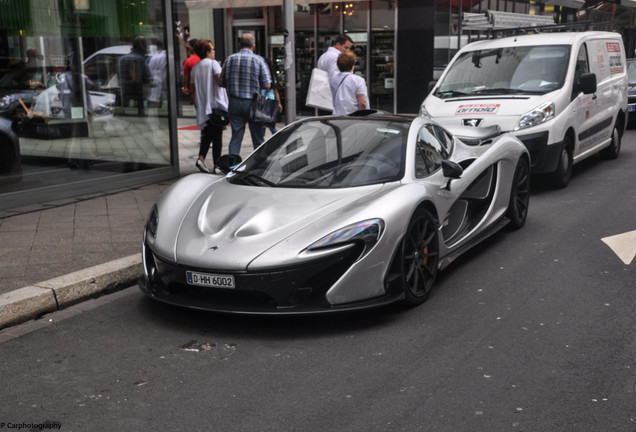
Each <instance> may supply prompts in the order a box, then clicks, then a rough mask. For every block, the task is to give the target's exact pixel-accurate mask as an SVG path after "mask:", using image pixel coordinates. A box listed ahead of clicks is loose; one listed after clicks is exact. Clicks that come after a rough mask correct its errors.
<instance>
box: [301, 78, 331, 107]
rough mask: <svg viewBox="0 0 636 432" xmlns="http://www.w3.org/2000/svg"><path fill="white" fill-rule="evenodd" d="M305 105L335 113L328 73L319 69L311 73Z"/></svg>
mask: <svg viewBox="0 0 636 432" xmlns="http://www.w3.org/2000/svg"><path fill="white" fill-rule="evenodd" d="M305 105H307V106H309V107H313V108H319V109H321V110H325V111H333V99H332V98H331V87H330V86H329V74H328V73H327V72H326V71H324V70H322V69H317V68H314V70H312V71H311V78H310V80H309V89H308V90H307V100H306V101H305Z"/></svg>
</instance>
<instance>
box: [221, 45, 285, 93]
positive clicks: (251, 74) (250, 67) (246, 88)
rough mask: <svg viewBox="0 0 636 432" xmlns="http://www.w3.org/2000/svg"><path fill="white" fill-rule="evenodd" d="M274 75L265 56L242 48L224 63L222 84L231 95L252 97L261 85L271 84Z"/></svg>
mask: <svg viewBox="0 0 636 432" xmlns="http://www.w3.org/2000/svg"><path fill="white" fill-rule="evenodd" d="M271 82H272V77H271V76H270V74H269V67H268V66H267V63H265V60H264V59H263V57H261V56H259V55H257V54H254V53H253V52H252V51H251V50H249V49H246V48H244V49H242V50H240V51H239V52H237V53H236V54H232V55H231V56H229V57H228V58H227V60H225V63H223V70H222V71H221V85H222V86H223V87H225V88H226V90H227V93H228V95H229V96H234V97H238V98H242V99H252V96H253V95H254V93H258V92H260V90H261V87H264V86H266V85H267V84H271Z"/></svg>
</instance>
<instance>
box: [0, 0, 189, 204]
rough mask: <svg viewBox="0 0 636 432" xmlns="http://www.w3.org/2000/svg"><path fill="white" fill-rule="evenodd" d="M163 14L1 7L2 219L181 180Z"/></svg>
mask: <svg viewBox="0 0 636 432" xmlns="http://www.w3.org/2000/svg"><path fill="white" fill-rule="evenodd" d="M170 7H171V4H170V2H167V1H163V0H143V1H141V2H132V1H129V0H3V1H2V2H0V28H1V29H2V30H0V211H3V213H2V214H3V215H10V214H11V211H10V210H11V209H20V210H19V211H25V210H26V211H28V210H29V209H31V208H34V209H35V208H37V205H38V204H42V203H48V204H51V203H52V204H55V203H63V202H67V200H71V199H73V198H74V197H77V196H80V195H86V194H91V193H101V192H108V191H114V190H118V189H121V188H126V187H131V186H135V185H141V184H147V183H150V182H155V181H159V180H162V179H167V178H173V177H175V176H176V175H178V166H177V165H176V163H175V161H176V160H177V158H176V141H177V140H176V134H175V128H174V127H173V125H174V120H176V111H175V112H174V113H173V112H172V111H173V110H171V103H170V93H171V92H170V91H169V89H170V88H171V87H174V86H175V84H174V82H175V81H174V75H175V74H174V73H172V76H170V75H171V74H170V73H169V67H168V65H170V64H172V63H173V62H172V61H169V60H168V53H170V52H172V50H173V47H172V41H173V38H172V37H171V35H170V37H169V35H168V32H171V27H172V26H166V23H167V22H170V20H169V19H168V18H167V17H168V16H169V15H170ZM133 47H134V49H133ZM172 93H173V94H174V92H172ZM172 105H174V104H172Z"/></svg>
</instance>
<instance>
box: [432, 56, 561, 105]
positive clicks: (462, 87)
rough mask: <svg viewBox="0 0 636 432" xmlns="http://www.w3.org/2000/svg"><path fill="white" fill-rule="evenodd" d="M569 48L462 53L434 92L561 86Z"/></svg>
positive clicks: (548, 89) (507, 92)
mask: <svg viewBox="0 0 636 432" xmlns="http://www.w3.org/2000/svg"><path fill="white" fill-rule="evenodd" d="M569 55H570V48H569V47H568V46H566V45H551V46H521V47H506V48H497V49H489V50H479V51H469V52H464V53H462V54H461V55H460V56H459V58H458V59H457V60H456V61H455V62H454V63H453V64H452V65H451V66H450V69H449V71H448V73H447V74H446V76H445V77H444V79H443V81H442V82H441V83H440V85H439V87H438V88H437V90H436V91H435V95H436V96H437V97H440V98H451V97H458V96H477V95H511V94H545V93H549V92H551V91H554V90H556V89H559V88H561V87H562V86H563V83H564V81H565V74H566V68H567V64H568V59H569Z"/></svg>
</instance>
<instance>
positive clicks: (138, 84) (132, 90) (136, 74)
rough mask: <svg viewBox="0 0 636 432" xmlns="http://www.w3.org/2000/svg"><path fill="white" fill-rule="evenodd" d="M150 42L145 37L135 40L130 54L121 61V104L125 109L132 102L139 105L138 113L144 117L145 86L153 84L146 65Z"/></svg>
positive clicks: (138, 37)
mask: <svg viewBox="0 0 636 432" xmlns="http://www.w3.org/2000/svg"><path fill="white" fill-rule="evenodd" d="M147 51H148V42H147V41H146V38H145V37H143V36H137V37H135V39H134V40H133V44H132V48H131V50H130V53H128V54H126V55H124V56H122V57H121V58H120V59H119V85H120V87H121V103H122V106H123V107H124V108H128V107H129V106H130V101H131V100H132V101H133V102H134V103H135V105H137V112H138V114H139V115H140V116H143V115H144V85H149V84H151V83H152V82H153V81H152V75H151V74H150V68H148V63H146V53H147Z"/></svg>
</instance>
